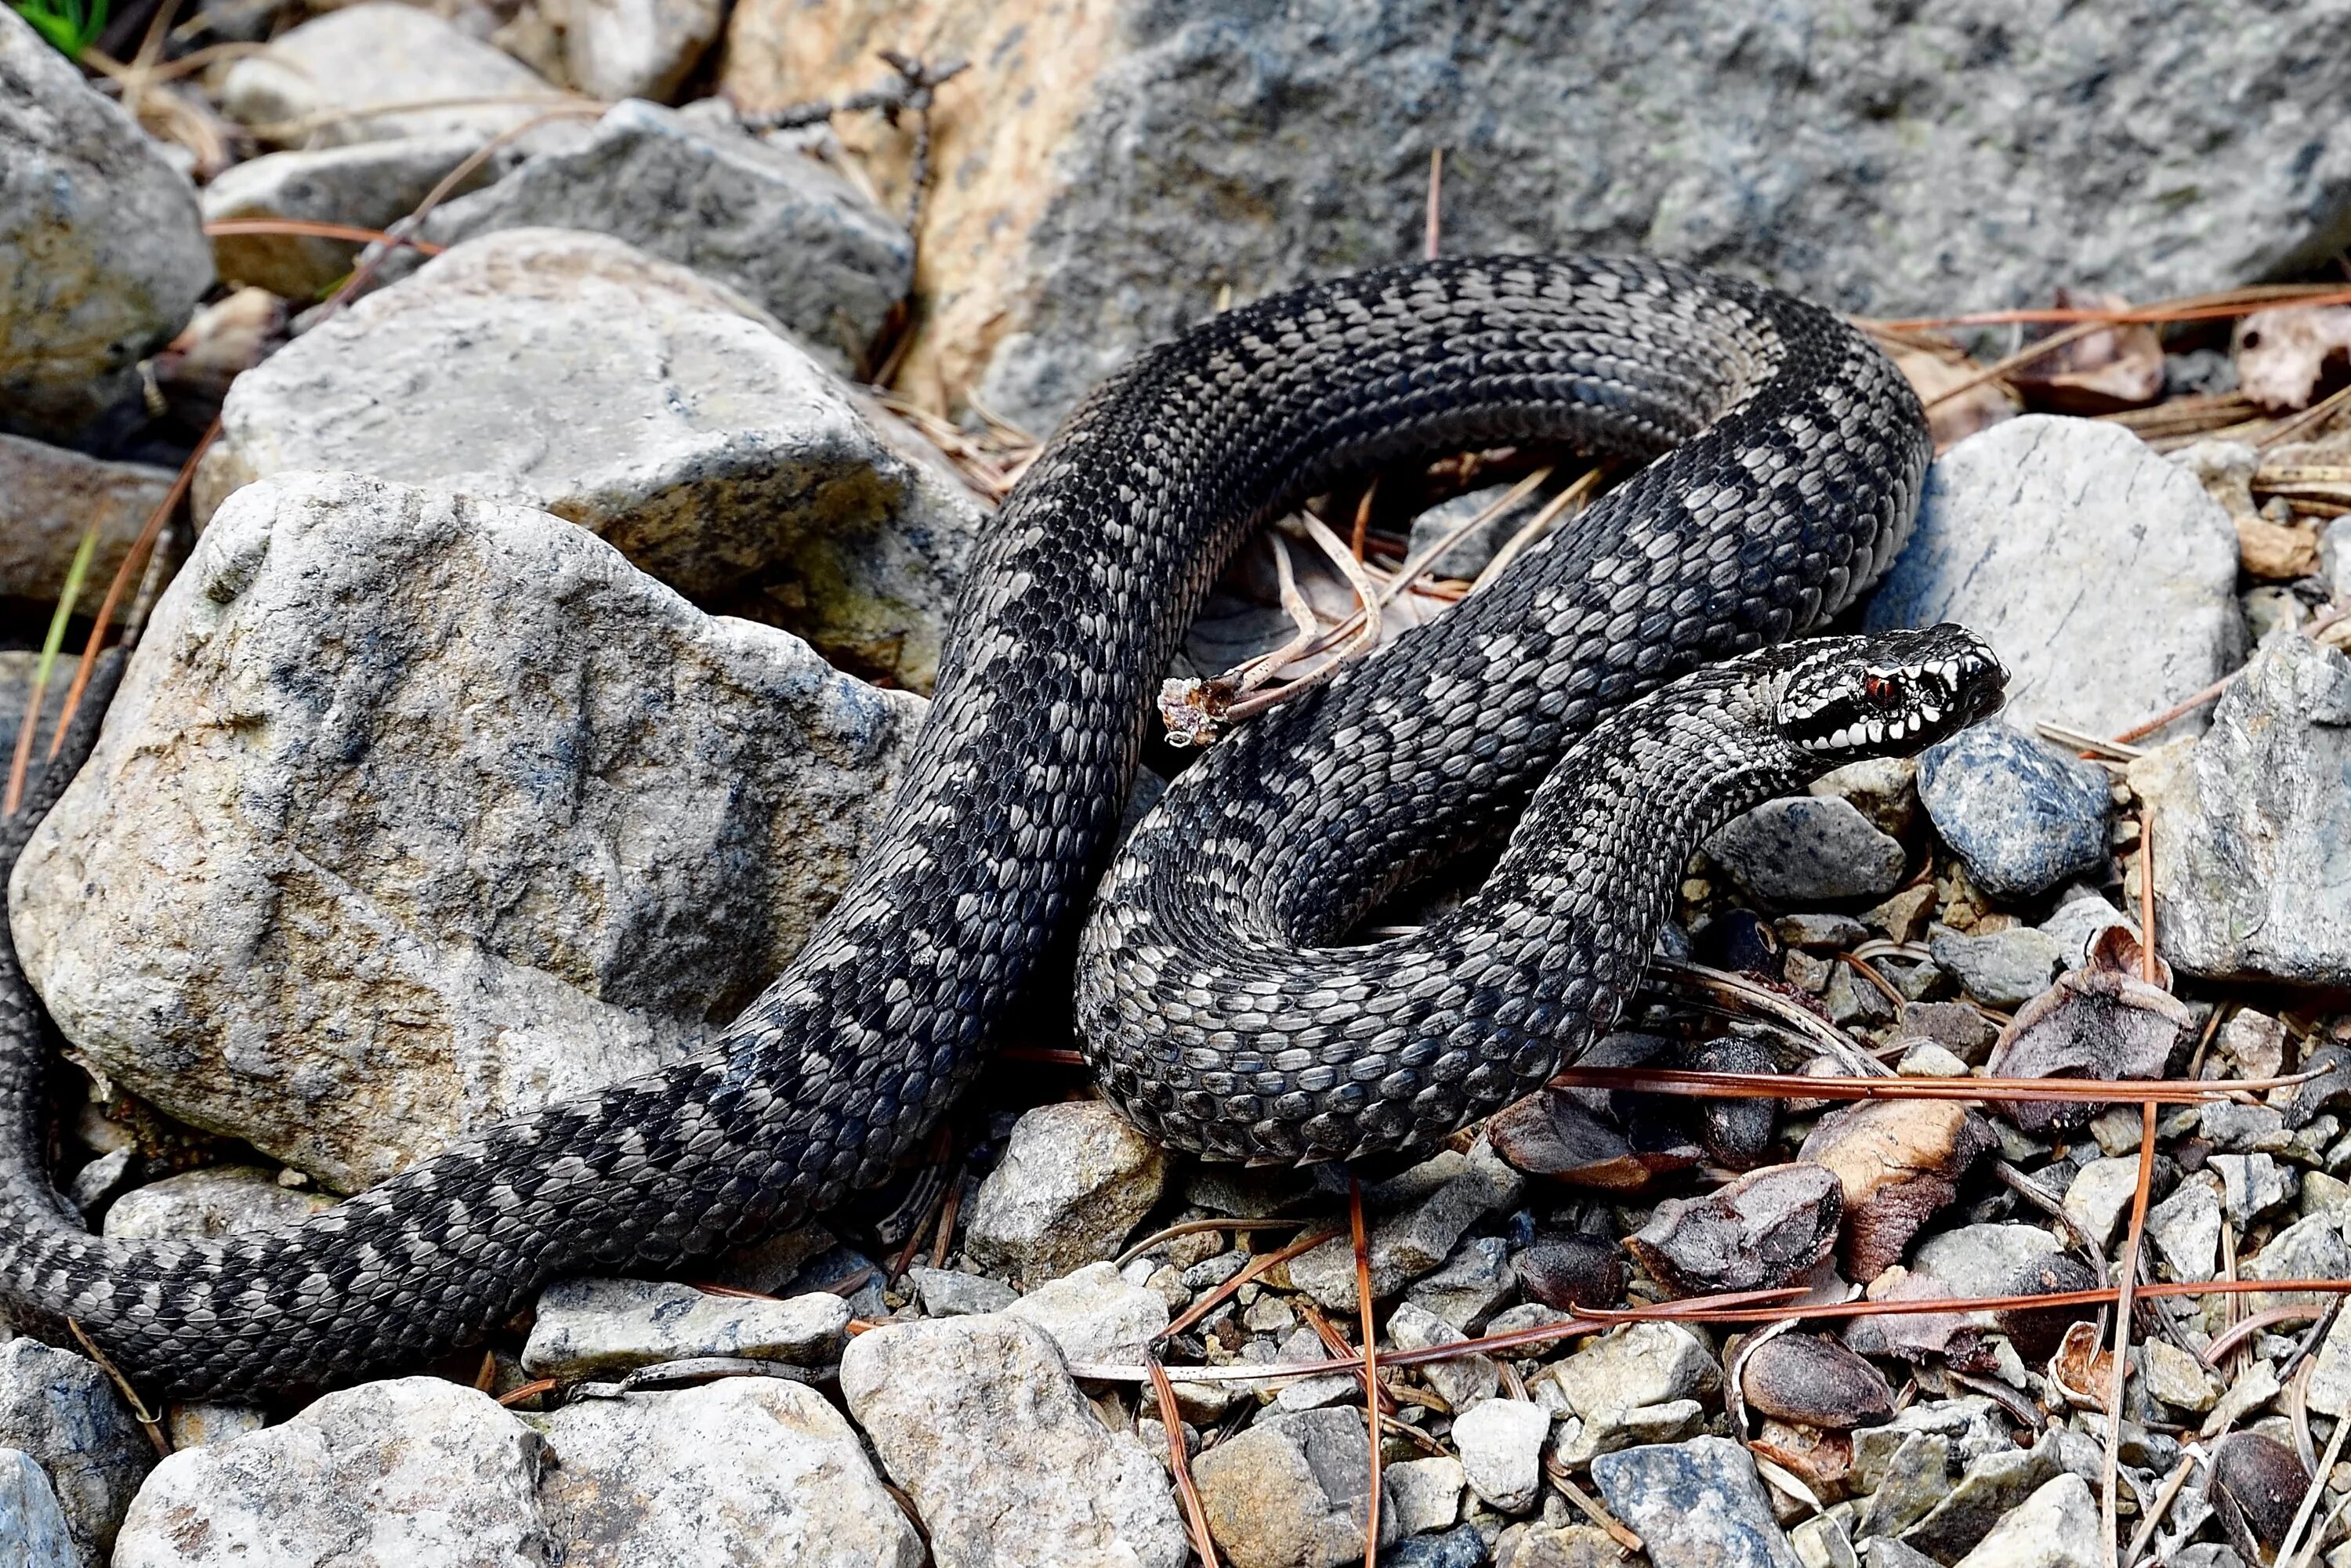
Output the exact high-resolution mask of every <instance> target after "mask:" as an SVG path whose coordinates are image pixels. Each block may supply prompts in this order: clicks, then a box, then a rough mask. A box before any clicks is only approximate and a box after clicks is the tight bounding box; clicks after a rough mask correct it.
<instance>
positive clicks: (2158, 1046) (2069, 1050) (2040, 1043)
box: [1986, 926, 2195, 1134]
mask: <svg viewBox="0 0 2351 1568" xmlns="http://www.w3.org/2000/svg"><path fill="white" fill-rule="evenodd" d="M2137 956H2138V943H2137V939H2136V938H2134V937H2133V936H2131V935H2130V933H2129V932H2128V931H2126V930H2125V929H2124V928H2123V927H2121V926H2112V927H2109V928H2108V929H2107V930H2106V931H2105V933H2104V934H2103V935H2101V936H2099V938H2098V940H2097V943H2096V945H2095V946H2094V947H2093V948H2092V949H2091V952H2090V958H2089V962H2087V963H2086V964H2085V965H2084V966H2083V967H2080V968H2078V969H2075V970H2073V971H2071V972H2070V973H2068V974H2065V975H2062V976H2060V977H2058V980H2057V983H2056V984H2055V985H2053V986H2052V987H2050V988H2049V989H2047V990H2045V991H2043V992H2042V993H2041V995H2039V996H2037V997H2035V998H2032V1000H2031V1001H2029V1002H2027V1003H2025V1004H2024V1006H2022V1008H2019V1009H2017V1012H2016V1017H2015V1018H2014V1019H2011V1020H2010V1022H2009V1025H2008V1027H2007V1028H2006V1029H2005V1030H2001V1036H2000V1041H1999V1043H1998V1044H1996V1045H1994V1046H1993V1047H1992V1052H1991V1061H1990V1062H1989V1063H1988V1064H1987V1069H1986V1070H1987V1071H1989V1072H1991V1074H1992V1075H1993V1076H1994V1077H2001V1078H2097V1079H2105V1080H2108V1081H2117V1080H2121V1079H2126V1078H2160V1077H2162V1076H2163V1070H2164V1066H2165V1064H2166V1063H2167V1062H2168V1061H2170V1059H2171V1052H2172V1050H2173V1048H2174V1047H2176V1046H2177V1045H2178V1044H2179V1040H2180V1037H2181V1036H2182V1035H2183V1034H2185V1033H2186V1032H2187V1031H2188V1030H2189V1028H2191V1027H2192V1025H2193V1023H2194V1021H2195V1020H2194V1015H2192V1014H2191V1013H2189V1010H2188V1008H2187V1005H2186V1004H2185V1003H2183V1002H2181V1001H2180V1000H2179V998H2177V997H2174V996H2173V995H2171V994H2170V992H2169V991H2168V990H2166V989H2164V988H2163V987H2165V986H2168V985H2169V984H2170V983H2171V973H2170V970H2169V968H2168V967H2166V966H2164V965H2163V964H2162V963H2161V961H2160V960H2158V964H2157V969H2156V975H2157V978H2158V980H2159V981H2160V982H2161V985H2159V986H2151V985H2148V984H2147V982H2146V981H2145V980H2142V979H2140V978H2139V977H2138V976H2137V972H2136V965H2137ZM2000 1110H2001V1114H2002V1115H2004V1116H2006V1117H2008V1119H2009V1120H2010V1121H2011V1122H2013V1123H2015V1124H2017V1125H2018V1126H2019V1127H2021V1128H2022V1129H2023V1130H2024V1131H2025V1132H2027V1133H2034V1134H2038V1133H2043V1132H2046V1131H2049V1130H2051V1129H2053V1128H2057V1127H2078V1126H2080V1125H2082V1124H2084V1123H2085V1122H2087V1121H2088V1120H2089V1119H2090V1116H2091V1114H2092V1113H2094V1112H2095V1110H2096V1107H2095V1105H2092V1104H2090V1103H2087V1102H2085V1101H2079V1100H2040V1101H2031V1100H2006V1101H2002V1102H2001V1105H2000Z"/></svg>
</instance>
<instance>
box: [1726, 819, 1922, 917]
mask: <svg viewBox="0 0 2351 1568" xmlns="http://www.w3.org/2000/svg"><path fill="white" fill-rule="evenodd" d="M1706 852H1707V853H1708V855H1710V856H1712V857H1713V858H1714V860H1715V862H1717V863H1718V864H1719V865H1720V866H1721V867H1722V869H1723V870H1725V871H1727V872H1729V873H1730V877H1731V880H1732V881H1734V882H1736V883H1739V885H1740V886H1741V887H1743V888H1745V889H1746V890H1747V891H1748V892H1749V893H1750V894H1752V895H1753V896H1755V897H1757V898H1760V899H1761V900H1762V901H1763V902H1764V903H1766V904H1779V905H1783V906H1784V905H1788V904H1834V903H1839V902H1845V901H1856V900H1869V899H1877V898H1883V897H1885V896H1886V894H1889V893H1892V892H1893V891H1894V890H1895V889H1896V887H1899V886H1900V885H1901V884H1902V866H1903V854H1902V846H1901V845H1900V844H1899V843H1897V842H1896V841H1894V840H1893V839H1890V838H1888V837H1886V835H1885V834H1884V833H1882V832H1880V831H1878V830H1877V829H1876V828H1874V827H1872V826H1871V825H1870V823H1869V819H1868V818H1866V817H1865V816H1863V815H1862V814H1861V812H1860V810H1857V809H1856V808H1855V806H1854V804H1853V803H1852V802H1851V801H1849V800H1838V799H1836V798H1835V797H1834V796H1825V797H1824V796H1819V795H1799V796H1794V797H1792V798H1790V799H1787V800H1767V801H1765V802H1764V803H1763V804H1762V805H1761V806H1758V807H1756V808H1755V809H1754V810H1751V811H1750V812H1748V813H1747V814H1746V815H1745V816H1743V817H1739V818H1736V819H1734V820H1733V821H1730V822H1729V824H1727V825H1726V826H1725V827H1724V828H1723V829H1722V831H1720V832H1719V833H1717V834H1715V836H1714V837H1713V838H1712V839H1711V840H1709V841H1708V843H1707V846H1706Z"/></svg>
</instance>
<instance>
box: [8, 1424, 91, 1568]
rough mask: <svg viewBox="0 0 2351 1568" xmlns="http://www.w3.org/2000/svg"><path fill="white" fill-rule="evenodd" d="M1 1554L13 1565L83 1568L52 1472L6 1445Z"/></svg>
mask: <svg viewBox="0 0 2351 1568" xmlns="http://www.w3.org/2000/svg"><path fill="white" fill-rule="evenodd" d="M0 1560H5V1562H6V1563H8V1564H9V1568H81V1563H82V1559H81V1553H80V1552H78V1551H77V1550H76V1549H75V1547H74V1540H73V1532H72V1531H71V1530H70V1529H69V1528H68V1526H67V1524H66V1516H65V1511H64V1510H62V1509H60V1508H59V1507H58V1506H57V1493H56V1492H54V1491H52V1490H49V1478H48V1477H47V1475H45V1474H43V1473H42V1470H41V1467H40V1466H38V1465H37V1464H35V1463H34V1462H33V1457H32V1456H31V1455H30V1454H27V1453H26V1452H25V1451H24V1450H23V1449H21V1448H0Z"/></svg>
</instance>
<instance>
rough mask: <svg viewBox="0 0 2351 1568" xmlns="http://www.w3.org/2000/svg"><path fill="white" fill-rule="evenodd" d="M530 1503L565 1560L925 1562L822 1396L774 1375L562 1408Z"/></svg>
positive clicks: (894, 1565) (840, 1567) (909, 1527)
mask: <svg viewBox="0 0 2351 1568" xmlns="http://www.w3.org/2000/svg"><path fill="white" fill-rule="evenodd" d="M543 1430H544V1431H545V1433H546V1436H547V1456H548V1459H549V1465H548V1467H547V1473H546V1476H545V1479H542V1480H541V1481H540V1483H539V1489H538V1501H539V1506H540V1508H541V1509H542V1510H543V1511H544V1513H545V1517H546V1521H547V1531H548V1534H549V1537H550V1538H551V1539H552V1541H553V1542H555V1543H556V1551H555V1552H553V1553H550V1557H549V1560H550V1561H560V1562H561V1563H564V1564H565V1565H566V1568H637V1565H638V1564H645V1563H660V1564H662V1565H663V1568H734V1565H736V1564H740V1563H793V1564H795V1565H799V1568H921V1565H922V1563H923V1542H922V1538H921V1537H920V1536H919V1535H917V1534H916V1533H915V1532H914V1525H913V1524H912V1523H911V1522H910V1521H908V1520H907V1518H906V1516H905V1514H904V1512H903V1511H901V1510H900V1509H899V1507H898V1505H897V1503H896V1502H894V1501H893V1500H891V1497H890V1494H889V1493H888V1492H887V1491H884V1490H883V1488H882V1479H881V1478H880V1477H879V1476H877V1475H875V1474H874V1473H873V1463H872V1460H870V1459H868V1458H866V1457H865V1446H864V1444H863V1443H862V1442H861V1441H860V1440H859V1439H858V1436H857V1431H856V1428H854V1427H852V1426H850V1424H849V1423H848V1421H847V1420H845V1419H843V1418H842V1416H841V1414H840V1412H838V1411H836V1410H835V1409H833V1407H832V1406H831V1405H830V1404H829V1403H827V1402H826V1400H825V1397H824V1396H822V1395H821V1394H819V1393H818V1392H817V1391H816V1390H814V1389H812V1388H808V1387H805V1386H803V1385H799V1384H797V1383H787V1382H784V1381H782V1380H780V1379H778V1378H770V1377H732V1378H727V1379H726V1380H724V1381H722V1382H718V1383H713V1384H709V1385H705V1386H704V1387H701V1388H695V1389H689V1390H687V1391H685V1392H683V1393H676V1394H651V1395H645V1394H638V1395H631V1396H629V1397H627V1398H625V1399H590V1400H582V1401H580V1402H579V1403H577V1404H573V1405H568V1406H565V1407H564V1408H562V1409H561V1410H559V1411H557V1412H556V1413H555V1414H554V1415H553V1416H549V1417H548V1418H547V1419H546V1421H545V1423H544V1424H543Z"/></svg>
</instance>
